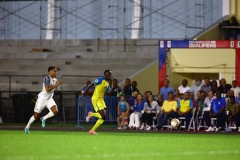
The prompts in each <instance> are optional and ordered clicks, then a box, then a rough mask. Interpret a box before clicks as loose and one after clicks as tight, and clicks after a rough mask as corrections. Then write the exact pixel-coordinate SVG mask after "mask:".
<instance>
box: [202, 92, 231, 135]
mask: <svg viewBox="0 0 240 160" xmlns="http://www.w3.org/2000/svg"><path fill="white" fill-rule="evenodd" d="M225 108H226V102H225V99H224V98H223V97H221V92H220V91H217V93H216V98H215V99H213V100H212V103H211V109H210V112H204V114H203V119H204V121H205V122H206V125H207V126H208V129H207V130H206V132H211V131H214V128H213V127H212V126H211V118H217V128H216V131H224V126H225V120H226V112H225Z"/></svg>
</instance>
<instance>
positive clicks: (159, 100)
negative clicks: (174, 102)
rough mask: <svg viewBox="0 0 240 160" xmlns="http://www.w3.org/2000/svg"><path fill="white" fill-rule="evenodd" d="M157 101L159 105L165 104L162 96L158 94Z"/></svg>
mask: <svg viewBox="0 0 240 160" xmlns="http://www.w3.org/2000/svg"><path fill="white" fill-rule="evenodd" d="M157 103H158V105H159V106H162V105H163V100H162V96H160V95H158V100H157Z"/></svg>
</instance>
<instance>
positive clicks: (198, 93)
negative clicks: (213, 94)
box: [196, 90, 203, 101]
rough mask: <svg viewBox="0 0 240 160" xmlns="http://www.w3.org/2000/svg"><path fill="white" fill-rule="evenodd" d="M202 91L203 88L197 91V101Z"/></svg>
mask: <svg viewBox="0 0 240 160" xmlns="http://www.w3.org/2000/svg"><path fill="white" fill-rule="evenodd" d="M201 92H203V91H201V90H200V91H197V100H196V101H198V100H200V99H201Z"/></svg>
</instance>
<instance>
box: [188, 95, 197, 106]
mask: <svg viewBox="0 0 240 160" xmlns="http://www.w3.org/2000/svg"><path fill="white" fill-rule="evenodd" d="M189 99H191V100H192V102H193V108H196V110H198V103H197V101H195V98H194V94H193V92H189Z"/></svg>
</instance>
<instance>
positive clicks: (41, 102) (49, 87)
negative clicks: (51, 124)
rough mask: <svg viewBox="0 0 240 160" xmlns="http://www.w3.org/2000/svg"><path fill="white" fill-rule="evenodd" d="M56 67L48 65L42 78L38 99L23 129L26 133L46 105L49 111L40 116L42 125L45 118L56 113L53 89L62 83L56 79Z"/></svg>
mask: <svg viewBox="0 0 240 160" xmlns="http://www.w3.org/2000/svg"><path fill="white" fill-rule="evenodd" d="M56 74H57V68H56V67H54V66H50V67H49V68H48V75H47V76H45V77H44V79H43V89H42V91H41V92H40V93H39V94H38V99H37V102H36V104H35V108H34V115H33V116H32V117H31V118H30V119H29V121H28V124H27V126H26V127H25V129H24V131H25V133H26V134H29V133H30V131H29V128H30V125H31V124H32V123H33V122H34V121H35V120H36V119H37V118H39V116H40V113H41V111H42V110H43V109H44V108H45V107H47V108H48V109H49V113H48V114H47V115H45V116H44V117H42V118H40V119H41V121H42V127H45V122H46V119H48V118H50V117H52V116H54V115H56V114H57V113H58V108H57V105H56V103H55V101H54V100H53V95H54V90H55V88H56V87H57V86H59V85H61V84H62V81H58V80H57V79H56Z"/></svg>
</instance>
